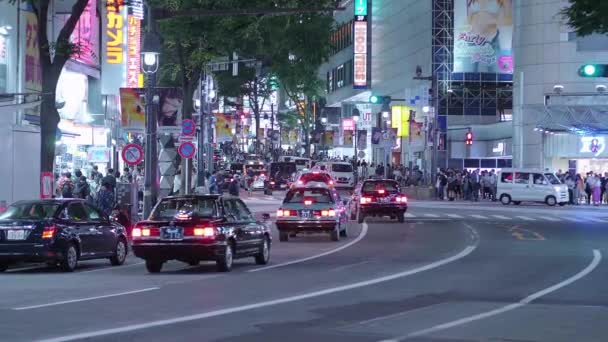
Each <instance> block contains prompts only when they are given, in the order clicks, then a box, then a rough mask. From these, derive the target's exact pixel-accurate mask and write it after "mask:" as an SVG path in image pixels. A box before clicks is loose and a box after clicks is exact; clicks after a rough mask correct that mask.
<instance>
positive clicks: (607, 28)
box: [561, 0, 608, 36]
mask: <svg viewBox="0 0 608 342" xmlns="http://www.w3.org/2000/svg"><path fill="white" fill-rule="evenodd" d="M568 1H569V5H568V6H567V7H565V8H564V9H563V10H562V11H561V15H562V17H563V18H564V19H565V20H566V22H567V23H568V25H570V26H571V27H573V28H574V29H575V30H576V34H577V35H579V36H587V35H590V34H592V33H602V34H605V33H608V1H605V0H568Z"/></svg>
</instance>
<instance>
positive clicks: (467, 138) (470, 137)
mask: <svg viewBox="0 0 608 342" xmlns="http://www.w3.org/2000/svg"><path fill="white" fill-rule="evenodd" d="M464 142H465V144H466V145H473V133H471V132H467V134H466V135H465V141H464Z"/></svg>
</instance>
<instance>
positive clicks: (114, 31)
mask: <svg viewBox="0 0 608 342" xmlns="http://www.w3.org/2000/svg"><path fill="white" fill-rule="evenodd" d="M123 4H124V3H123V1H122V0H107V2H106V18H105V20H107V23H108V24H107V30H106V32H105V33H104V34H105V35H107V37H108V38H107V41H106V48H107V49H106V61H107V62H108V63H109V64H122V62H123V46H124V43H125V41H124V37H123V34H122V33H123V24H124V21H125V18H124V17H123V15H122V13H121V11H122V8H123Z"/></svg>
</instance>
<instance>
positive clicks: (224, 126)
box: [215, 113, 236, 143]
mask: <svg viewBox="0 0 608 342" xmlns="http://www.w3.org/2000/svg"><path fill="white" fill-rule="evenodd" d="M235 127H236V125H235V123H234V122H233V120H232V117H231V116H230V115H226V114H223V113H217V114H215V132H216V133H215V134H216V142H217V143H221V142H228V141H232V129H233V128H235Z"/></svg>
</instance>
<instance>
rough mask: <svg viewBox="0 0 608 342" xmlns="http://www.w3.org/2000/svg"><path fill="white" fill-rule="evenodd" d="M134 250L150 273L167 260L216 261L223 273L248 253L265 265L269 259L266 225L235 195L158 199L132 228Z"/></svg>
mask: <svg viewBox="0 0 608 342" xmlns="http://www.w3.org/2000/svg"><path fill="white" fill-rule="evenodd" d="M132 235H133V252H134V253H135V255H136V256H137V257H139V258H142V259H144V260H145V261H146V268H147V269H148V272H150V273H158V272H160V271H161V269H162V266H163V264H164V263H165V262H166V261H168V260H179V261H182V262H185V263H188V264H190V265H197V264H198V263H199V262H200V261H203V260H209V261H215V262H216V265H217V269H218V270H219V271H222V272H227V271H230V270H231V269H232V264H233V260H234V259H237V258H246V257H253V258H254V259H255V262H256V264H259V265H264V264H266V263H268V260H269V259H270V246H271V242H272V236H271V234H270V229H269V228H268V227H267V226H266V225H265V224H264V223H261V222H258V221H256V220H255V218H254V217H253V215H252V214H251V211H249V209H248V208H247V206H246V205H245V203H243V201H241V200H240V199H239V198H236V197H221V196H219V195H188V196H176V197H166V198H163V199H162V200H161V201H160V202H159V203H158V204H157V205H156V206H155V207H154V209H153V210H152V213H151V214H150V217H149V218H148V219H147V220H145V221H141V222H139V223H137V225H136V226H135V228H133V233H132Z"/></svg>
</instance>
